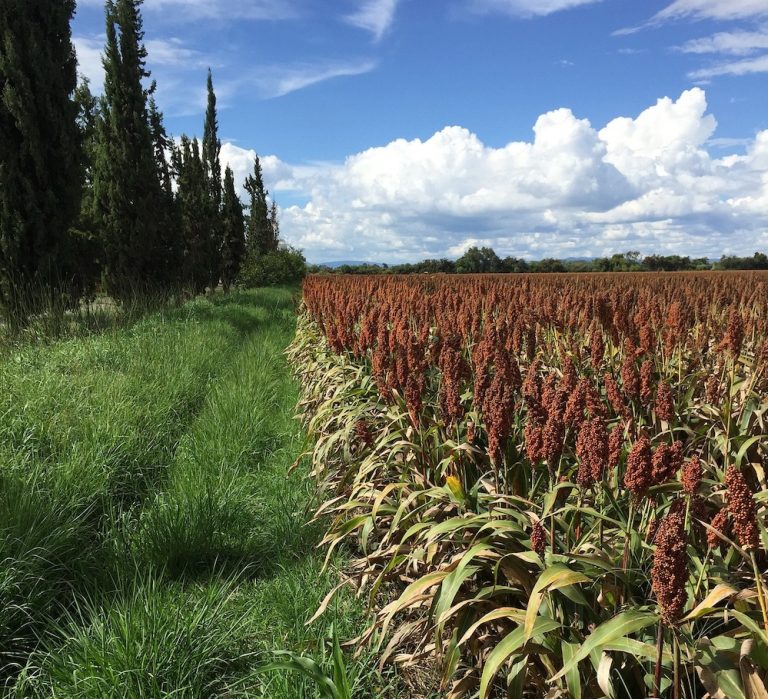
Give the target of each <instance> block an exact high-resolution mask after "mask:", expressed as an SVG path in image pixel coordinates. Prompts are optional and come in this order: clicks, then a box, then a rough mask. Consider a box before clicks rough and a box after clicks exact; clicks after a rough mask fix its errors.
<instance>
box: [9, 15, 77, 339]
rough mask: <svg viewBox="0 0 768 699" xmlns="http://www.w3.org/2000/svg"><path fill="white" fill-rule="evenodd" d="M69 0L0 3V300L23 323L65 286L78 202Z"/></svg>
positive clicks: (74, 75) (11, 316)
mask: <svg viewBox="0 0 768 699" xmlns="http://www.w3.org/2000/svg"><path fill="white" fill-rule="evenodd" d="M74 11H75V2H74V0H3V1H2V3H0V305H2V307H3V309H4V310H5V313H6V314H7V316H8V318H9V319H10V321H11V322H12V323H13V324H19V323H23V322H24V321H25V319H26V318H27V317H28V315H29V314H31V313H36V312H38V311H40V310H41V309H42V308H44V307H45V306H46V304H48V303H49V302H50V301H51V300H52V299H53V298H54V297H55V296H57V295H58V294H59V293H60V292H61V291H62V290H63V289H64V288H65V287H66V283H67V279H66V276H67V272H66V270H63V269H62V268H61V267H60V265H59V262H60V260H61V259H62V253H63V252H65V249H66V246H67V242H68V230H69V227H70V225H71V224H72V223H73V222H74V221H75V219H76V217H77V215H78V212H79V208H80V189H81V175H82V162H81V153H80V139H79V132H78V129H77V125H76V121H75V120H76V115H77V107H76V105H75V102H74V99H73V95H74V92H75V88H76V87H77V61H76V57H75V51H74V47H73V45H72V34H71V28H70V22H71V20H72V17H73V15H74Z"/></svg>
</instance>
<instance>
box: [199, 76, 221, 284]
mask: <svg viewBox="0 0 768 699" xmlns="http://www.w3.org/2000/svg"><path fill="white" fill-rule="evenodd" d="M203 163H204V165H205V176H206V180H207V182H208V190H209V196H210V198H211V208H212V211H213V213H214V215H213V217H212V219H211V229H210V232H209V235H210V240H209V242H208V255H209V268H210V274H209V284H210V286H211V288H213V287H215V286H216V285H217V284H218V283H219V278H220V276H221V272H222V269H221V266H222V257H221V256H222V252H223V247H224V226H223V221H222V216H221V213H222V212H221V205H222V201H221V197H222V190H221V141H220V140H219V120H218V116H217V113H216V93H215V92H214V90H213V75H212V74H211V69H210V68H209V69H208V108H207V110H206V113H205V130H204V133H203Z"/></svg>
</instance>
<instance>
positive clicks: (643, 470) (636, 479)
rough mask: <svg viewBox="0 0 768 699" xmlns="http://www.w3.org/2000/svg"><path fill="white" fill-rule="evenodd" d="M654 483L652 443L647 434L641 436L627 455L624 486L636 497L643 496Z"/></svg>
mask: <svg viewBox="0 0 768 699" xmlns="http://www.w3.org/2000/svg"><path fill="white" fill-rule="evenodd" d="M652 483H653V463H652V460H651V443H650V441H649V439H648V437H646V436H642V437H640V439H638V440H637V441H636V442H635V444H634V446H633V447H632V450H631V451H630V452H629V456H628V457H627V470H626V472H625V473H624V486H625V487H626V488H627V490H629V492H630V493H632V495H634V496H635V498H639V497H642V496H643V495H645V493H646V492H647V491H648V488H649V487H650V486H651V484H652Z"/></svg>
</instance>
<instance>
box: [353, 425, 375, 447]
mask: <svg viewBox="0 0 768 699" xmlns="http://www.w3.org/2000/svg"><path fill="white" fill-rule="evenodd" d="M355 436H356V437H357V439H358V440H359V441H360V443H361V444H363V446H366V447H368V448H370V447H372V446H373V435H372V434H371V429H370V427H369V426H368V422H367V421H366V420H364V419H363V418H360V419H359V420H358V421H357V422H356V423H355Z"/></svg>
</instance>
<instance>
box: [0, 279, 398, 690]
mask: <svg viewBox="0 0 768 699" xmlns="http://www.w3.org/2000/svg"><path fill="white" fill-rule="evenodd" d="M293 332H294V318H293V313H292V308H291V302H290V292H288V291H282V290H268V291H258V292H248V293H238V294H232V295H229V296H221V297H216V298H215V299H213V300H198V301H195V302H193V303H191V304H189V305H187V306H185V307H184V308H182V309H178V310H174V311H169V312H166V313H164V314H162V315H156V316H152V317H150V318H147V319H145V320H143V321H142V322H140V323H139V324H138V325H136V326H134V327H132V328H130V329H124V330H118V331H112V332H109V333H105V334H103V335H99V336H95V337H92V338H88V339H84V340H82V339H81V340H71V341H67V342H61V343H56V344H54V345H52V346H49V347H47V348H44V349H43V348H29V349H27V350H21V351H20V352H18V353H17V354H15V355H13V356H10V357H8V358H6V359H4V360H2V361H0V382H1V383H0V385H2V387H3V389H4V390H3V393H2V395H0V481H1V483H0V484H1V485H2V491H0V549H1V555H2V559H3V566H2V569H1V570H0V654H1V656H0V665H2V668H3V677H4V678H5V683H6V687H7V689H6V694H8V695H10V696H19V697H21V696H24V697H31V696H40V697H51V696H53V697H72V698H74V697H81V698H86V699H87V698H89V697H93V698H94V699H96V698H97V697H99V698H102V697H104V698H106V697H115V699H117V698H118V697H120V698H121V699H122V698H124V697H190V698H192V697H215V696H222V697H224V696H226V697H236V696H248V697H286V698H292V697H315V696H318V695H317V694H316V689H315V688H314V687H313V686H311V685H310V684H308V683H306V682H305V681H304V680H302V679H301V678H298V677H297V676H290V675H286V674H282V673H278V674H275V675H269V676H263V675H258V674H256V673H255V672H254V670H255V668H256V667H257V666H258V665H259V663H261V662H263V661H264V660H265V659H267V657H268V654H269V651H272V650H275V649H282V648H289V649H291V650H294V651H298V652H302V653H308V654H311V655H313V656H314V657H316V658H318V659H320V658H322V657H324V655H325V654H326V653H327V639H328V637H329V635H330V625H331V624H332V623H334V622H335V623H336V625H337V627H338V630H339V633H340V635H341V636H342V637H352V636H354V635H355V634H356V633H358V632H359V631H360V629H361V627H362V624H363V623H364V619H363V613H362V610H361V608H360V605H359V604H358V603H357V602H355V601H354V600H352V599H351V598H350V597H343V596H342V597H341V598H340V599H339V601H338V602H337V603H336V607H335V609H333V610H330V611H329V612H328V613H327V614H326V615H325V617H324V618H322V619H321V620H320V621H319V622H317V623H316V624H314V625H313V626H312V627H309V628H307V627H305V622H306V620H307V619H308V618H310V617H311V616H312V614H313V613H314V611H315V609H316V608H317V606H318V605H319V603H320V601H321V600H322V598H323V597H324V596H325V594H326V593H327V592H328V591H329V590H330V589H331V588H332V587H333V586H334V585H335V584H336V581H337V578H336V575H335V573H334V571H333V567H331V569H330V570H329V571H326V572H324V573H323V572H321V569H322V559H321V557H320V556H319V555H318V554H317V553H316V552H315V544H316V542H317V540H318V536H319V532H318V531H317V530H316V529H313V528H310V527H307V526H306V525H305V522H306V520H307V518H308V515H309V513H310V512H311V509H312V506H313V503H312V493H313V488H312V484H311V482H310V480H309V479H308V478H307V475H306V471H304V470H303V469H302V468H299V469H297V470H296V471H294V472H293V473H291V474H290V475H288V470H289V467H290V465H291V464H292V463H293V462H294V461H295V459H296V457H297V455H298V454H299V453H300V452H301V449H302V435H301V432H300V428H299V426H298V424H297V423H296V422H295V421H294V420H293V418H292V415H293V411H294V408H295V402H296V392H295V388H294V386H293V384H292V381H291V379H290V375H289V372H288V369H287V367H286V365H285V361H284V358H283V355H282V352H283V350H284V348H285V346H286V345H287V344H288V343H289V342H290V339H291V338H292V336H293ZM369 666H370V664H369V663H367V662H365V659H363V660H362V661H360V662H358V663H356V664H353V665H352V667H351V672H352V674H353V676H354V677H355V682H356V691H355V696H356V697H358V696H359V697H366V696H371V697H372V696H381V695H382V693H383V691H384V689H383V687H382V680H381V678H380V677H378V676H377V675H376V674H375V673H373V672H372V671H370V670H368V669H367V668H368V667H369Z"/></svg>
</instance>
